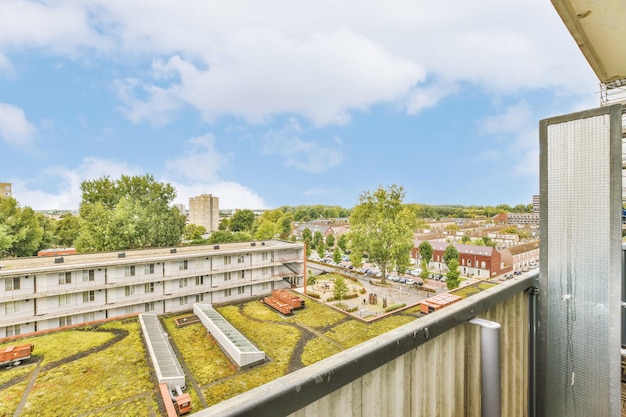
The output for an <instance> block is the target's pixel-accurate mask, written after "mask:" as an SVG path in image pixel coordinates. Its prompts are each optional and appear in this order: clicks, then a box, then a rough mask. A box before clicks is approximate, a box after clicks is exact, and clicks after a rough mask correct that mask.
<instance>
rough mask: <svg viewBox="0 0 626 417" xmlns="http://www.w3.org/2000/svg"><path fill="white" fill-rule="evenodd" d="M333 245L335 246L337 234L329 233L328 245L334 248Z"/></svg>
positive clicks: (327, 237)
mask: <svg viewBox="0 0 626 417" xmlns="http://www.w3.org/2000/svg"><path fill="white" fill-rule="evenodd" d="M333 246H335V235H333V234H332V233H329V234H328V236H326V247H327V248H332V247H333Z"/></svg>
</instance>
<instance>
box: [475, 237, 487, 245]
mask: <svg viewBox="0 0 626 417" xmlns="http://www.w3.org/2000/svg"><path fill="white" fill-rule="evenodd" d="M472 245H474V246H486V245H485V241H484V240H482V239H481V238H478V239H476V240H474V241H473V242H472Z"/></svg>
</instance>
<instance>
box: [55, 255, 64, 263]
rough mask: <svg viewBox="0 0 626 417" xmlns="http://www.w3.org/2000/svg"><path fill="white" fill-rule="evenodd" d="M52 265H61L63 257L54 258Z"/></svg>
mask: <svg viewBox="0 0 626 417" xmlns="http://www.w3.org/2000/svg"><path fill="white" fill-rule="evenodd" d="M54 263H55V264H62V263H63V257H62V256H60V257H58V258H54Z"/></svg>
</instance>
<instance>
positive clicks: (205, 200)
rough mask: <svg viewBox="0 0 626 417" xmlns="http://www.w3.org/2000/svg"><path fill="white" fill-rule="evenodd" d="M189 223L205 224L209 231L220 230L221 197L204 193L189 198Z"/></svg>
mask: <svg viewBox="0 0 626 417" xmlns="http://www.w3.org/2000/svg"><path fill="white" fill-rule="evenodd" d="M189 223H191V224H197V225H199V226H204V227H205V228H206V231H207V232H208V233H211V232H214V231H216V230H218V226H219V225H220V204H219V198H218V197H213V196H212V195H211V194H202V195H199V196H197V197H191V198H190V199H189Z"/></svg>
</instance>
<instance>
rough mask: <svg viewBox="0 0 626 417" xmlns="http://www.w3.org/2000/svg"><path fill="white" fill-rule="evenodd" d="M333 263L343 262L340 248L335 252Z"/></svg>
mask: <svg viewBox="0 0 626 417" xmlns="http://www.w3.org/2000/svg"><path fill="white" fill-rule="evenodd" d="M333 261H334V262H335V263H336V264H338V263H339V262H341V252H340V251H339V248H335V250H334V251H333Z"/></svg>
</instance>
